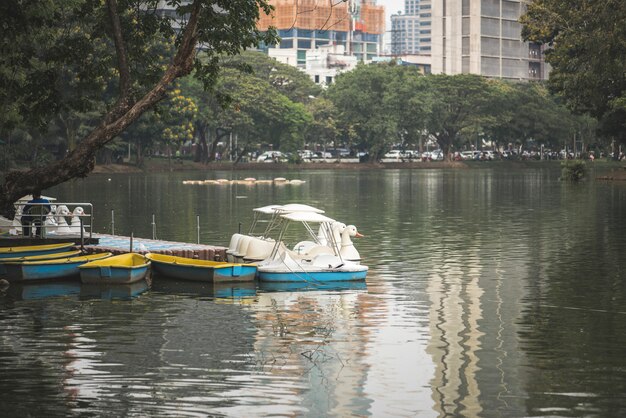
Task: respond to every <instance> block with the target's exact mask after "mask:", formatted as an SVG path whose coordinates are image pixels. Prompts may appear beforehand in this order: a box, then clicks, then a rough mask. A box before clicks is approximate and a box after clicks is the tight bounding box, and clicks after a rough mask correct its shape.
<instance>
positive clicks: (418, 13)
mask: <svg viewBox="0 0 626 418" xmlns="http://www.w3.org/2000/svg"><path fill="white" fill-rule="evenodd" d="M431 3H432V2H431V0H405V2H404V14H394V15H391V30H390V38H391V44H390V50H391V54H392V55H396V56H397V55H416V54H421V55H430V54H431V42H432V33H431V30H432V29H431V25H432V4H431Z"/></svg>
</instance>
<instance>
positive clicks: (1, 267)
mask: <svg viewBox="0 0 626 418" xmlns="http://www.w3.org/2000/svg"><path fill="white" fill-rule="evenodd" d="M79 255H80V250H72V251H64V252H62V253H52V254H40V255H27V256H22V257H12V258H0V277H2V276H4V275H6V274H7V270H6V269H5V268H4V263H21V262H23V261H40V260H53V259H55V258H70V257H77V256H79Z"/></svg>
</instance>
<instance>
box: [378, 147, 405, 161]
mask: <svg viewBox="0 0 626 418" xmlns="http://www.w3.org/2000/svg"><path fill="white" fill-rule="evenodd" d="M383 158H387V159H390V160H400V159H404V158H409V156H408V154H406V153H404V152H402V151H401V150H399V149H392V150H391V151H389V152H388V153H386V154H385V155H384V157H383Z"/></svg>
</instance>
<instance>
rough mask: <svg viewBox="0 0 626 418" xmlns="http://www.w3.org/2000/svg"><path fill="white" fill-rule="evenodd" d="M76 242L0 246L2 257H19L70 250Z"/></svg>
mask: <svg viewBox="0 0 626 418" xmlns="http://www.w3.org/2000/svg"><path fill="white" fill-rule="evenodd" d="M74 245H75V244H74V243H73V242H64V243H61V244H45V245H23V246H19V247H0V259H3V258H19V257H28V256H31V255H44V254H54V253H59V252H62V251H69V250H70V248H72V247H73V246H74Z"/></svg>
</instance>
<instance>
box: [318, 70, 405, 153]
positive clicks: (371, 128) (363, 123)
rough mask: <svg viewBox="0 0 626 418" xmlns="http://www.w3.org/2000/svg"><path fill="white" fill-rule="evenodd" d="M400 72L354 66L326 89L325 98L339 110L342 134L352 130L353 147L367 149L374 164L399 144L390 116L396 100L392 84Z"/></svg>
mask: <svg viewBox="0 0 626 418" xmlns="http://www.w3.org/2000/svg"><path fill="white" fill-rule="evenodd" d="M402 72H403V70H402V69H401V68H400V67H398V66H396V65H391V66H390V65H358V66H357V68H356V69H355V70H353V71H350V72H349V73H343V74H340V75H339V76H338V77H337V79H336V82H335V83H334V84H333V85H331V87H330V88H329V89H328V92H327V97H329V98H330V100H332V102H333V103H334V104H335V107H336V108H337V109H341V112H340V115H341V119H340V121H341V122H340V123H341V125H342V126H343V127H344V129H345V130H346V131H349V130H354V132H355V133H356V135H357V137H358V143H357V146H358V147H359V148H361V149H368V150H369V154H370V159H371V160H374V161H377V160H379V159H380V158H382V156H383V154H385V152H387V150H389V149H390V148H391V146H392V145H393V144H394V143H396V142H400V141H401V138H400V136H399V127H398V121H399V117H400V114H399V113H396V112H394V110H397V109H398V108H401V107H403V106H402V105H399V103H398V100H399V98H400V96H397V95H396V94H395V90H394V88H393V87H394V86H397V84H393V83H392V81H393V80H394V77H396V76H398V73H402Z"/></svg>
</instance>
